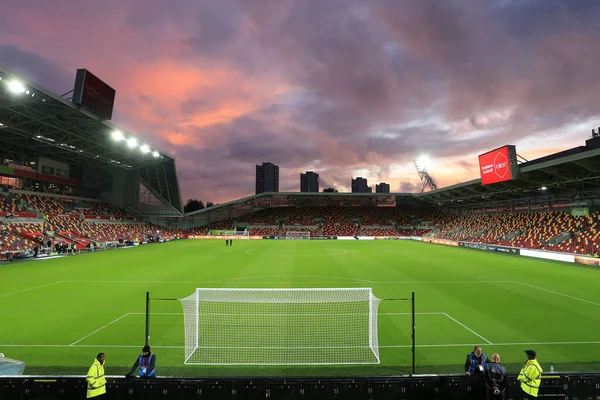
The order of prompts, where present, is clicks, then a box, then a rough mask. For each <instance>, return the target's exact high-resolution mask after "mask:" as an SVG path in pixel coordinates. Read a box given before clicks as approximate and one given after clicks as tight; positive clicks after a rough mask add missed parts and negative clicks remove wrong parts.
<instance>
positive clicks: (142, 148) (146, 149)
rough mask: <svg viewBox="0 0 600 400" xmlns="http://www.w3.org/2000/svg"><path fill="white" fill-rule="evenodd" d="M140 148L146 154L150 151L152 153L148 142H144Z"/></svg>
mask: <svg viewBox="0 0 600 400" xmlns="http://www.w3.org/2000/svg"><path fill="white" fill-rule="evenodd" d="M140 150H141V151H142V153H144V154H148V153H150V147H148V145H147V144H143V145H142V146H141V147H140Z"/></svg>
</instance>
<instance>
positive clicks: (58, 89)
mask: <svg viewBox="0 0 600 400" xmlns="http://www.w3.org/2000/svg"><path fill="white" fill-rule="evenodd" d="M0 55H1V56H2V58H1V59H0V61H1V62H2V64H3V65H4V66H6V67H8V68H10V69H11V70H13V72H15V73H17V74H18V75H19V76H23V77H24V78H26V79H28V80H30V81H31V82H32V83H34V84H40V85H43V87H45V88H46V89H49V90H51V91H53V92H54V93H57V94H59V95H60V94H63V93H66V92H68V91H69V90H72V89H73V87H74V85H75V73H76V70H73V71H69V70H67V69H66V68H64V67H62V66H61V65H59V64H58V63H56V62H54V61H52V60H49V59H47V58H44V57H42V56H40V55H39V54H37V53H32V52H29V51H25V50H23V49H22V48H20V47H19V46H16V45H10V44H0Z"/></svg>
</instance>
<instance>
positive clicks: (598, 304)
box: [515, 281, 600, 306]
mask: <svg viewBox="0 0 600 400" xmlns="http://www.w3.org/2000/svg"><path fill="white" fill-rule="evenodd" d="M515 283H518V284H520V285H523V286H527V287H530V288H533V289H537V290H542V291H544V292H548V293H552V294H556V295H558V296H563V297H567V298H569V299H573V300H578V301H582V302H584V303H588V304H593V305H595V306H600V303H594V302H593V301H589V300H585V299H582V298H579V297H575V296H571V295H569V294H565V293H560V292H555V291H554V290H550V289H545V288H543V287H539V286H534V285H530V284H528V283H523V282H519V281H515Z"/></svg>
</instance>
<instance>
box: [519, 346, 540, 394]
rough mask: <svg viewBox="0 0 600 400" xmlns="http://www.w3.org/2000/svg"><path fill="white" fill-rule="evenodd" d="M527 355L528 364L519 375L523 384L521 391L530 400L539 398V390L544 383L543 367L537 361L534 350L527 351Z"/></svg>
mask: <svg viewBox="0 0 600 400" xmlns="http://www.w3.org/2000/svg"><path fill="white" fill-rule="evenodd" d="M525 354H527V362H526V363H525V366H524V367H523V369H521V372H520V373H519V377H518V378H517V380H518V381H520V382H521V389H523V391H524V392H525V393H526V394H527V398H528V399H535V398H537V397H538V390H539V388H540V383H541V382H542V372H544V371H543V370H542V367H541V366H540V364H539V363H538V362H537V360H536V359H535V357H536V355H537V354H536V352H535V351H533V350H525Z"/></svg>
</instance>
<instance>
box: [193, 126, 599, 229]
mask: <svg viewBox="0 0 600 400" xmlns="http://www.w3.org/2000/svg"><path fill="white" fill-rule="evenodd" d="M599 198H600V138H595V139H590V140H588V141H587V142H586V146H579V147H575V148H572V149H569V150H565V151H563V152H559V153H556V154H551V155H549V156H545V157H541V158H539V159H536V160H532V161H527V162H524V163H522V164H520V165H519V177H518V179H516V180H514V181H507V182H503V183H497V184H493V185H487V186H482V185H481V179H474V180H471V181H468V182H463V183H459V184H456V185H453V186H448V187H445V188H441V189H437V190H433V191H430V192H425V193H419V194H416V193H298V192H291V193H262V194H258V195H255V196H249V197H245V198H242V199H239V200H235V201H231V202H228V203H225V204H220V205H216V206H214V207H210V208H205V209H203V210H199V211H195V212H191V213H188V214H186V217H189V218H191V219H193V223H194V225H202V224H206V223H209V222H212V221H220V220H225V219H236V218H239V217H241V216H243V215H245V214H248V213H250V212H253V211H258V210H261V209H264V208H269V207H276V206H298V207H303V206H318V205H321V206H322V205H359V206H377V205H389V204H391V203H394V204H397V205H404V206H423V205H436V206H442V207H448V208H461V209H472V208H478V207H497V206H507V205H524V204H545V203H548V202H562V201H565V202H571V201H575V200H577V201H579V200H587V199H599Z"/></svg>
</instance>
